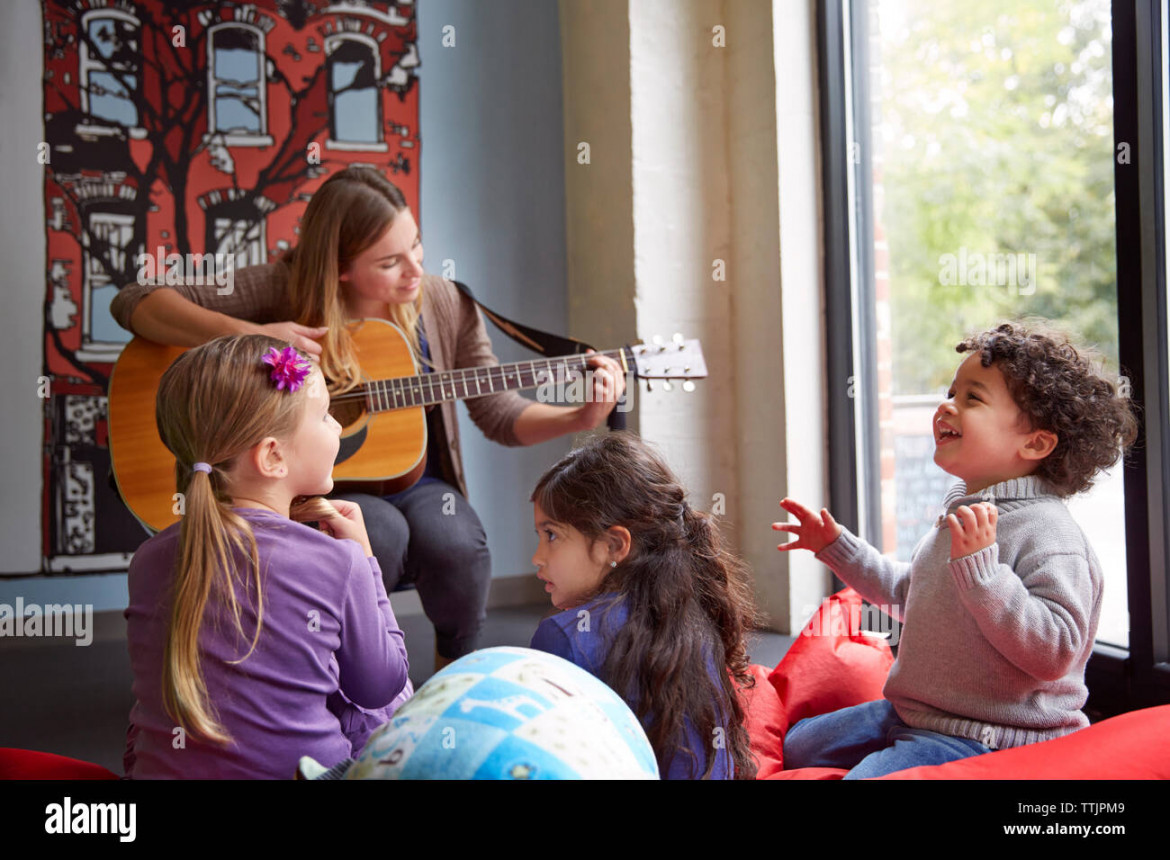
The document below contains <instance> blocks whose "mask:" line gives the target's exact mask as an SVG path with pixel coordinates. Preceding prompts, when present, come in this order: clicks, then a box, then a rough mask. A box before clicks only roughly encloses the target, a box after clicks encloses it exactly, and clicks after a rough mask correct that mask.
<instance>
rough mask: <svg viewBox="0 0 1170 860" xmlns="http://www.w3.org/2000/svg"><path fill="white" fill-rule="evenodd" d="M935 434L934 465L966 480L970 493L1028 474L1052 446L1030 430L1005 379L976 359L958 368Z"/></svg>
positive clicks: (1048, 436)
mask: <svg viewBox="0 0 1170 860" xmlns="http://www.w3.org/2000/svg"><path fill="white" fill-rule="evenodd" d="M933 429H934V445H935V447H934V462H936V463H937V464H938V465H939V466H940V467H941V468H942V469H944V470H945V471H947V472H949V473H950V474H952V475H954V476H955V477H956V478H961V479H962V480H964V481H965V482H966V483H967V492H968V493H978V492H981V491H982V490H984V489H986V488H987V487H990V486H991V485H992V484H997V483H999V482H1000V481H1006V480H1009V479H1011V478H1020V477H1023V476H1024V475H1029V474H1031V473H1032V472H1034V471H1035V470H1036V467H1037V466H1038V465H1039V463H1040V460H1042V459H1043V458H1044V457H1045V456H1047V455H1048V454H1049V453H1051V451H1052V448H1053V447H1055V444H1056V437H1055V435H1054V434H1052V433H1050V432H1048V431H1046V430H1030V429H1029V428H1028V422H1027V421H1026V420H1025V419H1024V416H1023V413H1022V412H1021V411H1020V408H1019V406H1017V405H1016V402H1015V400H1014V399H1013V398H1012V395H1011V392H1010V391H1009V390H1008V387H1007V381H1006V380H1005V379H1004V376H1003V373H1002V372H1001V371H1000V370H999V368H997V367H996V366H995V365H994V364H993V365H992V366H991V367H984V366H983V365H982V364H981V363H980V358H979V355H978V354H974V355H970V356H968V357H967V359H966V360H965V361H964V362H963V363H962V364H961V365H959V370H958V372H957V373H956V374H955V380H954V382H952V383H951V390H950V391H949V392H947V400H946V402H944V403H942V404H941V405H940V406H939V408H938V410H937V411H936V412H935V414H934V428H933Z"/></svg>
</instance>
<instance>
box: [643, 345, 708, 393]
mask: <svg viewBox="0 0 1170 860" xmlns="http://www.w3.org/2000/svg"><path fill="white" fill-rule="evenodd" d="M630 352H631V353H632V354H633V358H634V375H635V376H637V377H638V378H639V379H645V380H647V382H646V390H647V391H650V390H652V389H651V388H650V380H652V379H661V380H663V385H662V388H663V390H665V391H670V390H671V387H672V386H671V382H673V381H678V380H682V381H683V390H684V391H694V389H695V384H694V382H692V381H691V380H694V379H706V377H707V363H706V361H704V360H703V347H702V346H701V345H700V344H699V341H698V340H686V339H685V338H684V337H683V336H682V335H681V334H675V335H674V337H673V338H671V340H670V342H669V343H666V342H664V341H663V339H662V337H661V336H660V335H655V336H654V338H653V339H652V341H651V342H650V343H648V344H638V345H636V346H631V347H630Z"/></svg>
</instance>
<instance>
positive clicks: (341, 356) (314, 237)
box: [285, 167, 422, 394]
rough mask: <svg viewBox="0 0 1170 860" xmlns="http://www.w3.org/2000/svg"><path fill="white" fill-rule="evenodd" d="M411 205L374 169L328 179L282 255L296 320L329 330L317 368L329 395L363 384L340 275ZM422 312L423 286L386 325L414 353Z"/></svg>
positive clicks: (395, 306) (390, 309) (396, 307)
mask: <svg viewBox="0 0 1170 860" xmlns="http://www.w3.org/2000/svg"><path fill="white" fill-rule="evenodd" d="M408 208H409V207H408V206H407V203H406V198H405V197H404V196H403V194H402V192H401V191H399V190H398V188H397V186H395V185H394V184H393V183H392V182H390V180H388V179H386V177H384V176H383V175H382V174H381V173H379V172H378V171H377V170H375V169H374V168H371V167H347V168H346V169H344V170H341V171H339V172H337V173H335V174H333V175H332V176H330V177H329V178H328V179H326V180H325V181H324V182H323V183H321V186H320V187H319V188H318V189H317V191H316V192H315V193H314V194H313V197H312V199H311V200H310V201H309V205H308V206H307V207H306V208H305V214H304V217H303V218H302V219H301V227H300V241H299V242H298V243H297V246H296V247H295V248H294V249H293V250H292V251H290V252H289V254H288V255H287V256H286V257H285V263H286V264H287V265H288V267H289V281H288V300H289V303H290V305H291V307H292V313H293V316H294V318H295V321H296V322H298V323H300V324H301V325H307V326H328V328H329V331H328V332H327V333H326V334H325V336H324V337H323V338H321V370H322V371H323V372H324V374H325V378H326V380H328V383H329V393H330V394H341V393H343V392H346V391H349V390H350V389H352V388H354V387H355V386H357V385H358V384H359V383H360V381H361V379H360V369H359V365H358V360H357V355H356V352H355V350H354V343H353V337H352V335H351V333H350V329H349V327H348V325H347V320H346V314H345V305H344V303H343V302H342V297H341V281H340V276H341V275H342V274H343V273H344V272H345V271H346V270H347V269H348V268H349V267H350V265H351V264H352V263H353V261H354V259H356V258H357V257H358V256H359V255H360V254H361V253H362V252H363V251H365V250H366V249H367V248H369V247H370V246H371V245H373V244H374V243H375V242H376V241H377V240H378V239H379V238H380V237H381V236H382V234H384V233H385V232H386V231H387V230H388V229H389V228H390V225H391V224H392V223H393V221H394V218H395V216H396V215H398V213H399V212H402V211H404V210H406V209H408ZM421 307H422V290H421V289H420V290H419V294H418V297H417V298H416V299H415V300H414V301H413V302H407V303H405V304H394V303H391V304H390V305H389V307H388V314H389V318H390V321H391V322H393V323H395V324H396V325H397V326H398V327H399V328H400V329H402V333H403V334H404V335H406V338H407V340H408V341H409V342H410V347H411V349H412V350H413V351H414V354H415V356H419V353H420V350H419V342H418V334H417V331H416V325H417V323H418V316H419V308H421Z"/></svg>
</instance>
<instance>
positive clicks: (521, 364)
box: [330, 347, 629, 406]
mask: <svg viewBox="0 0 1170 860" xmlns="http://www.w3.org/2000/svg"><path fill="white" fill-rule="evenodd" d="M627 349H629V348H628V347H626V348H624V349H612V350H607V351H605V352H599V353H598V352H595V353H590V354H589V355H569V356H560V357H557V358H549V359H543V360H542V359H532V360H530V361H515V362H511V363H509V364H493V365H480V366H478V367H462V368H454V369H452V370H443V371H438V372H436V373H427V374H418V375H416V376H400V377H394V378H392V379H382V380H374V381H371V382H365V383H362V384H360V385H358V386H356V387H355V388H352V389H350V390H349V391H347V392H345V393H344V394H339V395H337V396H336V397H333V398H331V399H330V402H331V403H344V402H346V401H351V400H366V399H367V398H368V397H370V396H371V395H372V396H374V397H378V396H380V395H383V394H393V393H394V389H393V388H392V387H386V388H385V389H383V390H382V391H378V390H377V389H376V388H375V386H378V385H388V383H393V382H396V381H399V380H414V381H416V382H417V383H420V384H425V385H426V387H427V388H428V389H431V393H432V394H433V393H434V392H433V389H434V386H435V385H436V384H437V385H438V386H439V389H440V391H443V386H444V385H445V384H448V383H449V384H450V385H451V390H452V391H454V390H455V386H456V385H458V384H459V383H460V382H462V383H464V388H465V389H466V386H467V383H468V379H467V374H468V373H472V374H475V375H476V376H474V377H473V378H472V380H471V381H473V382H474V381H476V379H477V378H478V374H480V373H481V372H486V374H487V377H486V379H487V380H489V381H491V382H499V383H501V389H500V390H501V391H507V390H509V389H508V388H507V387H506V383H507V381H508V376H509V374H510V373H511V374H514V375H515V377H516V379H517V380H518V381H520V382H521V383H523V378H522V376H521V374H522V373H524V372H526V371H527V372H532V373H533V374H535V372H538V371H540V370H552V368H551V367H550V366H549V365H551V364H552V363H553V362H557V363H558V364H559V365H560V366H561V367H564V368H565V369H569V368H570V366H571V365H575V364H579V366H580V367H581V368H582V369H585V368H587V367H588V366H589V365H588V361H589V359H590V358H592V357H594V356H597V355H604V356H607V357H610V358H617V357H619V356H621V355H622V354H623V353H624V352H626V350H627ZM542 364H543V365H545V366H544V367H540V365H542ZM456 374H460V376H458V377H457V376H456ZM436 377H437V380H436ZM540 384H541V383H540V382H537V381H536V378H535V375H534V376H533V382H532V385H525V384H522V385H520V386H519V387H520V388H529V387H532V386H535V385H540ZM414 387H416V388H417V387H419V386H418V385H415V386H414ZM400 390H403V389H400ZM445 393H446V392H445V391H444V394H445ZM492 393H494V392H487V395H490V394H492ZM465 396H466V395H465ZM475 396H477V397H479V396H480V394H478V393H477V394H476V395H475ZM448 399H459V398H447V397H443V398H441V399H440V400H434V401H423V402H421V403H417V404H411V405H415V406H428V405H430V404H431V403H441V402H443V401H444V400H448Z"/></svg>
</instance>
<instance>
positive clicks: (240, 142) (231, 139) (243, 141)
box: [204, 21, 274, 146]
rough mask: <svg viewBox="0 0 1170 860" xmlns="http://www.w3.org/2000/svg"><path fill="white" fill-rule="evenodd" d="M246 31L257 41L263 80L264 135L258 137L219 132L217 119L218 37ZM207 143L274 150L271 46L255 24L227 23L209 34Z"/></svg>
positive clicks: (260, 89) (259, 82)
mask: <svg viewBox="0 0 1170 860" xmlns="http://www.w3.org/2000/svg"><path fill="white" fill-rule="evenodd" d="M228 29H238V30H246V31H247V32H248V33H251V34H252V35H254V36H255V37H256V40H257V41H256V44H257V48H256V55H257V70H258V72H259V78H258V80H257V83H256V89H257V92H258V97H259V100H260V110H259V113H260V131H259V132H258V133H255V134H253V133H247V132H227V131H219V130H218V126H217V121H216V115H215V99H216V91H217V90H218V88H219V86H220V79H219V78H217V77H216V75H215V34H216V33H219V32H221V31H223V30H228ZM204 140H205V142H208V141H222V142H223V143H224V145H225V146H271V145H272V144H273V142H274V141H273V139H272V136H271V135H270V134H269V133H268V45H267V41H266V39H265V35H264V31H263V30H261V29H260V28H259V27H257V26H255V25H253V24H246V23H243V22H241V21H226V22H224V23H221V24H216V25H215V26H213V27H209V28H208V30H207V135H206V137H205V139H204Z"/></svg>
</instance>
